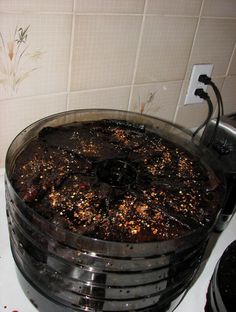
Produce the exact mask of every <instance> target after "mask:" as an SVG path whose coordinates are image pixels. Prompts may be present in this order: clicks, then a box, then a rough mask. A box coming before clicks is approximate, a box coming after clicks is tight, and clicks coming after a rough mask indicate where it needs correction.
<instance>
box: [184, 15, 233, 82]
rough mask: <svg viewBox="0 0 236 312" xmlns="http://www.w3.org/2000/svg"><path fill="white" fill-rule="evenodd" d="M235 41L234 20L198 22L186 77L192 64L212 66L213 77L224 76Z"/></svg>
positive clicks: (204, 19)
mask: <svg viewBox="0 0 236 312" xmlns="http://www.w3.org/2000/svg"><path fill="white" fill-rule="evenodd" d="M235 40H236V20H227V19H206V18H203V19H201V21H200V25H199V29H198V32H197V36H196V41H195V43H194V46H193V51H192V55H191V58H190V64H189V68H188V77H189V76H190V74H191V70H192V66H193V64H202V63H209V64H213V65H214V68H213V73H212V75H214V76H223V75H225V74H226V71H227V68H228V64H229V60H230V57H231V55H232V52H233V48H234V44H235Z"/></svg>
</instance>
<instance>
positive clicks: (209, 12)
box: [202, 0, 236, 17]
mask: <svg viewBox="0 0 236 312" xmlns="http://www.w3.org/2000/svg"><path fill="white" fill-rule="evenodd" d="M202 15H203V16H219V17H235V16H236V1H235V0H205V2H204V7H203V11H202Z"/></svg>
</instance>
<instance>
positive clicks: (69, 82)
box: [66, 0, 75, 110]
mask: <svg viewBox="0 0 236 312" xmlns="http://www.w3.org/2000/svg"><path fill="white" fill-rule="evenodd" d="M74 33H75V0H74V1H73V15H72V25H71V40H70V56H69V69H68V77H67V99H66V110H68V107H69V94H70V87H71V72H72V57H73V47H74V37H75V36H74Z"/></svg>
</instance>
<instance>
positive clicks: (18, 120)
mask: <svg viewBox="0 0 236 312" xmlns="http://www.w3.org/2000/svg"><path fill="white" fill-rule="evenodd" d="M66 99H67V96H66V95H65V94H64V95H63V94H62V95H57V96H56V95H53V96H42V97H36V98H28V99H27V98H22V99H15V100H13V99H11V100H5V101H1V102H0V112H1V114H0V150H1V153H0V168H1V167H3V166H4V159H5V154H6V151H7V148H8V146H9V145H10V143H11V141H12V140H13V139H14V137H15V136H16V135H17V134H18V133H19V132H20V131H21V130H23V129H24V128H25V127H27V126H28V125H30V124H31V123H33V122H34V121H36V120H38V119H40V118H43V117H46V116H48V115H51V114H54V113H58V112H62V111H65V110H66Z"/></svg>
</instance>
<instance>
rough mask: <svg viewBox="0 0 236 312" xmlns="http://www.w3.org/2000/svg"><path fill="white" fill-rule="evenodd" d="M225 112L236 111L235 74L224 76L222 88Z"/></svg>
mask: <svg viewBox="0 0 236 312" xmlns="http://www.w3.org/2000/svg"><path fill="white" fill-rule="evenodd" d="M222 99H223V102H224V110H225V114H230V113H236V76H231V77H226V79H225V81H224V85H223V88H222Z"/></svg>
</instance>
